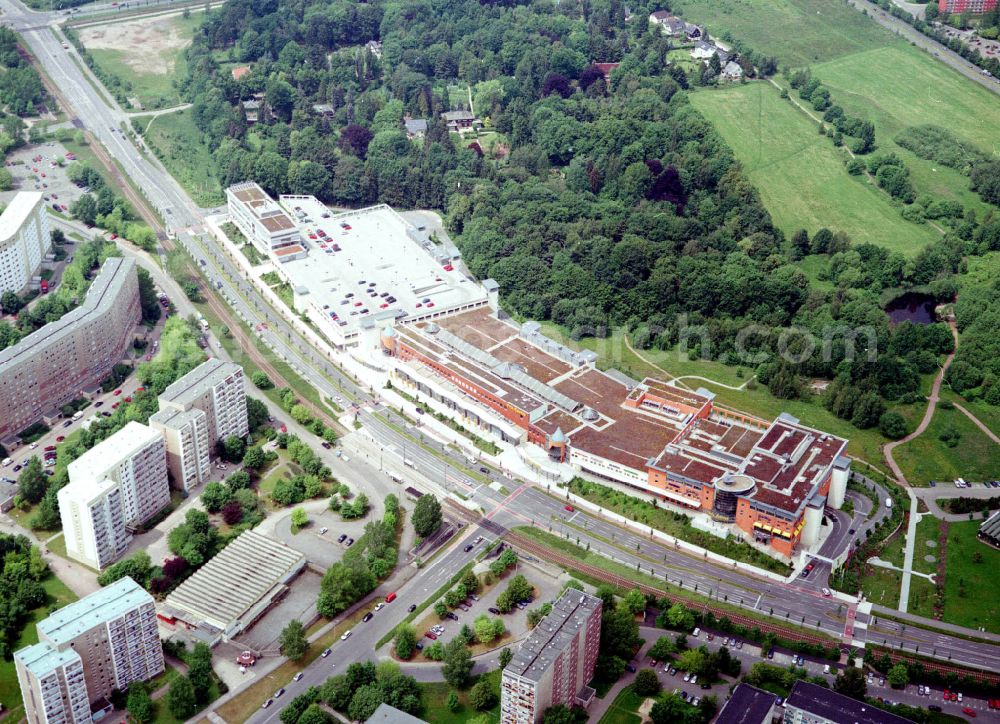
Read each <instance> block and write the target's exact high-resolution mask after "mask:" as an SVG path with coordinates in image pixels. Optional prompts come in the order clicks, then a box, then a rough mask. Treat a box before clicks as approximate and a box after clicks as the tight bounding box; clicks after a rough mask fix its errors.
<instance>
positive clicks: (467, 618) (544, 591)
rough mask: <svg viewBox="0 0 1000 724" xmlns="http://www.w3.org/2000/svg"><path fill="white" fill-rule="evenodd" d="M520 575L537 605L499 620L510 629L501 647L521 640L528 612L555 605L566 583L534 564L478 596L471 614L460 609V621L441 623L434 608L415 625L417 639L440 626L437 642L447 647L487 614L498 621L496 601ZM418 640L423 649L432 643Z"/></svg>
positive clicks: (513, 572) (519, 568)
mask: <svg viewBox="0 0 1000 724" xmlns="http://www.w3.org/2000/svg"><path fill="white" fill-rule="evenodd" d="M517 574H522V575H524V577H525V578H527V579H528V582H529V583H531V584H532V585H533V586H534V587H535V596H534V601H533V602H532V603H530V604H529V605H527V606H526V607H524V608H520V607H515V608H514V609H513V610H512V611H511V612H510V613H507V614H501V615H500V618H502V619H503V622H504V624H506V626H507V634H508V637H507V638H505V639H504V640H503V641H502V642H500V643H501V644H503V645H507V644H510V643H512V642H514V641H518V640H520V639H521V638H523V637H524V636H525V635H526V634H527V633H528V611H530V610H531V609H533V608H538V607H539V606H541V605H542V604H543V603H545V602H547V601H554V600H555V599H556V598H557V597H558V595H559V592H560V591H561V590H562V586H563V583H564V582H565V577H564V576H560V577H559V578H554V577H553V576H552V575H551V574H550V573H548V572H547V571H542V570H540V569H538V568H536V567H535V566H533V565H531V564H525V563H519V564H518V565H517V567H516V570H510V571H508V572H507V573H506V575H504V577H503V578H501V579H500V580H499V581H498V582H496V583H494V584H493V585H492V586H491V587H490V588H489V589H487V590H484V591H481V592H480V593H479V594H478V597H479V600H478V601H476V600H471V599H470V601H469V603H470V604H471V605H470V606H469V610H468V611H464V610H462V609H461V608H456V609H454V610H453V611H452V613H454V615H455V616H456V617H457V618H458V620H457V621H456V620H453V619H448V618H446V619H444V620H443V621H442V620H441V619H440V618H438V616H437V614H435V613H434V610H433V604H432V605H431V607H430V608H428V609H427V611H426V612H425V613H424V615H422V616H420V617H419V618H418V619H417V620H416V621H415V622H414V624H413V625H414V628H415V630H416V632H417V635H418V637H419V636H424V635H425V634H426V632H427V631H428V630H430V629H431V627H432V626H435V625H439V626H441V627H443V632H441V633H440V634H438V635H437V638H438V640H440V641H441V642H442V643H447V642H448V641H450V640H451V639H452V638H454V636H455V635H456V634H457V633H458V632H459V630H460V629H461V628H462V626H463V625H465V624H469V625H470V626H471V625H472V622H473V621H475V620H476V619H477V618H478V617H479V616H480V615H483V614H485V615H487V616H489V617H491V618H493V617H495V616H496V615H497V614H494V613H491V612H490V610H489V609H490V608H495V607H496V600H497V597H498V596H499V595H500V594H501V593H503V591H504V590H505V589H506V588H507V585H508V584H509V583H510V579H511V578H513V577H514V576H515V575H517ZM418 640H420V641H421V642H422V643H423V644H424V646H427V645H428V644H430V643H432V641H431V640H430V639H428V638H427V637H426V636H424V638H422V639H418Z"/></svg>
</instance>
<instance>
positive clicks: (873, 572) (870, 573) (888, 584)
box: [861, 566, 913, 608]
mask: <svg viewBox="0 0 1000 724" xmlns="http://www.w3.org/2000/svg"><path fill="white" fill-rule="evenodd" d="M902 579H903V574H902V573H900V572H899V571H893V570H890V569H888V568H879V567H878V566H868V568H867V569H866V571H865V575H864V576H862V578H861V590H862V591H863V592H864V594H865V598H867V599H868V600H869V601H871V602H872V603H880V604H882V605H883V606H889V607H891V608H895V607H896V606H897V605H898V604H899V586H900V583H901V582H902ZM910 580H911V581H912V580H913V579H912V578H911V579H910Z"/></svg>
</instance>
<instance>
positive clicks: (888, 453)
mask: <svg viewBox="0 0 1000 724" xmlns="http://www.w3.org/2000/svg"><path fill="white" fill-rule="evenodd" d="M948 328H949V329H951V336H952V338H953V339H954V340H955V346H954V348H953V349H952V351H951V354H949V355H948V357H947V358H946V359H945V361H944V364H943V365H941V369H940V370H939V371H938V374H937V377H935V378H934V385H933V386H932V387H931V394H930V396H929V397H928V398H927V409H926V410H925V411H924V417H923V419H922V420H921V421H920V424H919V425H917V429H916V430H914V431H913V432H911V433H910V434H909V435H907V436H906V437H904V438H901V439H899V440H894V441H892V442H889V443H886V444H885V446H884V447H883V448H882V454H883V455H884V456H885V461H886V463H888V465H889V468H890V469H891V470H892V474H893V475H894V476H896V480H897V482H899V483H900V484H901V485H907V486H908V485H909V484H910V483H909V481H907V479H906V476H905V475H903V471H902V470H901V469H900V467H899V465H897V464H896V460H895V458H893V456H892V451H893V450H895V449H896V448H897V447H898V446H900V445H903V444H905V443H908V442H909V441H910V440H912V439H914V438H915V437H918V436H919V435H921V434H923V432H924V430H926V429H927V426H928V425H930V424H931V418H932V417H934V410H935V409H936V408H937V403H938V400H939V399H940V394H941V383H942V382H943V381H944V375H945V373H946V372H947V371H948V368H949V367H950V366H951V362H952V360H953V359H955V351H956V350H957V349H958V330H956V329H955V323H954V322H952V321H949V322H948ZM907 585H909V584H907Z"/></svg>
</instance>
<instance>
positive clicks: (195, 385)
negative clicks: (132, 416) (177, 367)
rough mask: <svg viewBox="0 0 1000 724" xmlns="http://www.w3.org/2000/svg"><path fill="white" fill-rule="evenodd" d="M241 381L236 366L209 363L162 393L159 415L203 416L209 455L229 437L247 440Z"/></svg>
mask: <svg viewBox="0 0 1000 724" xmlns="http://www.w3.org/2000/svg"><path fill="white" fill-rule="evenodd" d="M243 379H244V378H243V368H242V367H240V366H239V365H238V364H234V363H232V362H223V361H222V360H219V359H210V360H208V361H207V362H204V363H202V364H200V365H198V366H197V367H195V368H194V369H193V370H191V371H190V372H188V373H187V374H186V375H184V376H183V377H181V378H180V379H179V380H177V381H176V382H175V383H173V384H172V385H170V386H169V387H168V388H167V389H165V390H164V391H163V394H162V395H160V398H159V401H160V411H161V412H162V411H165V410H178V411H180V412H187V411H188V410H201V411H202V412H204V413H205V418H206V425H207V428H208V448H209V451H210V454H211V451H213V450H215V446H216V443H218V442H219V441H220V440H225V439H226V438H227V437H230V436H231V435H234V436H236V437H246V436H247V433H249V432H250V427H249V425H248V423H247V396H246V389H245V388H244V381H243Z"/></svg>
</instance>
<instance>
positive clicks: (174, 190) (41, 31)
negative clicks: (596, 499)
mask: <svg viewBox="0 0 1000 724" xmlns="http://www.w3.org/2000/svg"><path fill="white" fill-rule="evenodd" d="M856 1H858V2H860V0H856ZM0 9H2V10H3V12H4V16H5V20H7V21H9V22H11V23H12V24H13V25H14V27H15V29H24V32H23V35H24V38H25V41H26V42H27V43H28V45H29V46H30V48H31V50H32V52H33V53H34V54H35V56H36V57H37V58H38V60H39V61H40V62H41V63H42V65H43V66H44V68H45V70H46V72H47V74H48V75H49V76H50V78H51V79H52V80H53V82H54V83H55V84H56V85H57V86H58V87H59V88H60V89H61V90H62V92H63V93H65V96H66V100H67V101H68V103H69V105H70V106H71V108H70V109H69V110H70V112H71V115H72V116H74V117H75V119H76V121H77V122H78V123H79V124H80V125H82V126H85V127H86V128H87V129H89V130H90V131H92V132H93V133H94V134H95V136H97V138H98V139H99V140H100V141H101V142H102V143H103V144H104V145H105V147H106V148H107V149H108V150H109V152H110V153H111V154H112V155H113V156H114V157H115V159H116V160H117V161H118V163H119V164H120V165H121V167H122V169H123V171H124V172H125V173H126V174H127V175H128V176H129V177H130V178H131V179H132V181H133V182H134V183H135V185H136V186H137V187H138V188H140V189H142V191H143V193H144V194H145V195H146V197H147V198H148V199H149V202H150V204H151V206H152V207H153V208H155V209H156V210H157V211H158V212H159V213H160V215H161V216H162V217H163V218H164V219H165V220H166V223H167V226H168V227H169V228H170V230H171V231H172V232H174V233H176V234H177V239H178V241H179V242H180V243H182V244H183V245H185V246H186V247H187V248H188V249H189V251H190V252H191V254H192V256H194V257H195V258H196V259H204V260H205V264H204V265H203V266H204V270H205V272H206V274H207V276H208V277H209V278H210V280H211V281H212V283H213V285H214V286H216V288H217V289H218V290H219V292H220V293H221V294H222V295H223V296H224V297H225V298H226V300H227V302H228V303H229V304H230V306H231V307H232V308H233V310H234V312H235V313H236V314H237V315H238V316H240V317H242V318H243V319H244V320H246V321H247V323H248V324H249V325H250V326H251V327H254V328H255V327H257V326H258V325H259V324H260V323H266V324H267V327H266V328H262V329H261V331H260V332H259V336H260V339H261V341H262V343H263V344H266V345H267V346H269V347H272V348H273V349H274V350H275V352H276V353H278V354H280V355H281V356H282V357H284V358H285V359H286V360H288V361H289V363H290V364H291V365H292V366H293V368H294V369H295V370H296V371H297V372H298V373H299V374H300V375H301V376H302V377H303V378H304V379H305V380H307V381H308V382H309V383H310V384H311V385H313V386H314V387H315V388H316V389H317V390H318V391H319V392H320V393H321V394H323V395H325V396H326V397H330V398H333V397H336V396H342V397H344V398H347V399H348V400H352V401H355V402H357V404H358V405H359V411H358V418H359V420H360V421H361V422H362V424H363V426H364V428H365V430H366V431H367V432H368V433H369V434H370V435H371V436H372V437H373V439H374V443H373V444H374V445H376V446H378V448H379V453H380V454H382V455H392V456H395V457H400V458H401V457H403V456H404V455H405V457H406V458H407V459H408V460H410V462H411V463H412V464H411V465H408V466H407V467H408V468H409V469H411V470H413V471H414V473H416V474H418V475H419V476H420V477H421V478H424V479H425V480H427V481H430V482H431V483H432V484H433V485H434V486H435V487H438V488H450V489H460V490H462V492H463V494H465V495H467V496H468V495H470V494H471V495H472V496H473V500H475V501H476V502H477V503H479V504H480V505H482V506H483V508H484V509H486V510H487V511H488V513H489V514H490V516H491V517H492V518H493V519H494V521H495V522H498V523H500V524H501V525H504V526H512V525H520V524H524V523H526V522H530V521H532V520H535V521H536V522H539V523H541V522H542V521H546V520H547V521H550V522H551V524H552V527H553V530H554V531H557V532H566V533H569V535H570V536H572V537H574V538H575V537H577V536H579V537H580V540H581V544H584V545H585V544H586V543H589V544H590V545H591V549H592V550H596V551H600V552H602V553H604V554H606V555H608V556H613V557H614V558H616V559H617V560H620V561H623V562H625V563H627V564H630V565H633V566H635V565H636V564H638V565H639V567H640V568H643V569H646V570H652V571H653V574H654V575H658V576H662V577H666V579H667V580H670V581H671V582H677V581H680V582H681V583H682V584H683V585H684V587H685V588H692V587H694V586H696V585H697V586H698V590H699V592H704V591H705V590H706V589H707V590H708V591H710V594H711V596H712V597H713V598H715V597H720V598H722V600H727V599H728V601H729V602H730V603H734V602H735V603H737V604H739V602H740V600H741V599H742V604H741V605H743V606H744V607H751V608H756V610H758V611H759V612H766V613H770V611H771V609H772V608H773V610H774V614H773V615H774V616H775V618H777V619H778V620H781V619H783V618H785V614H786V613H787V614H788V616H787V618H788V620H790V621H795V620H796V618H797V619H799V621H800V622H801V620H802V618H805V620H806V624H807V625H815V622H816V620H819V622H820V623H819V628H820V630H822V631H824V632H826V633H829V634H832V635H834V636H838V637H839V635H840V634H841V632H842V629H843V621H844V615H843V613H842V612H840V611H838V607H840V606H841V605H842V604H839V603H837V602H836V601H835V600H832V599H828V598H825V597H823V596H822V595H821V594H820V593H818V592H817V591H816V590H815V589H813V588H811V587H805V586H803V585H801V584H800V583H799V582H798V581H796V583H795V584H787V583H772V582H762V581H761V580H759V579H758V578H756V577H754V576H750V575H748V574H745V573H742V572H739V571H733V570H729V569H726V568H722V567H719V566H716V565H714V564H712V563H710V562H708V561H703V560H700V559H698V558H696V557H692V556H689V555H686V554H684V553H680V552H678V551H675V550H673V549H671V548H668V547H666V546H663V545H661V544H658V543H656V542H655V541H652V540H647V539H645V538H641V537H639V536H636V535H635V534H633V533H630V532H626V531H624V530H622V529H620V528H618V527H617V526H614V525H612V524H610V523H608V522H607V521H604V520H600V519H597V518H595V517H593V516H589V515H587V514H585V513H580V512H577V513H575V514H574V515H573V516H572V517H573V520H572V521H568V520H566V519H565V517H564V516H563V514H564V513H565V512H566V511H564V510H563V507H562V504H561V503H560V502H559V501H558V500H555V499H552V498H550V497H548V496H547V495H545V494H544V493H543V492H541V491H539V490H537V489H534V488H531V487H525V486H522V487H520V488H518V483H517V482H514V481H509V480H506V479H503V478H501V479H502V480H504V483H505V484H506V485H507V486H508V487H509V488H511V489H516V492H515V494H514V495H511V496H510V497H509V498H508V499H506V500H504V499H503V498H504V496H503V495H502V494H500V493H498V492H497V491H494V490H492V489H491V488H489V487H488V486H484V485H480V484H479V482H478V481H476V480H475V479H474V478H472V477H471V476H470V475H469V474H468V473H467V472H463V471H464V470H465V468H466V465H467V463H466V461H465V460H464V457H463V456H462V455H461V454H459V453H457V452H456V451H454V450H452V449H450V448H446V447H445V446H441V445H437V444H435V443H427V444H428V445H429V446H430V447H436V448H439V449H437V450H435V452H433V453H432V452H430V451H429V450H427V449H426V448H425V447H423V446H421V445H419V444H418V443H417V442H416V440H419V438H420V436H421V435H422V431H421V430H419V429H416V428H413V427H412V426H411V425H410V424H409V423H408V422H407V421H405V420H403V419H401V418H398V417H397V416H394V415H391V414H390V413H388V412H387V411H385V410H382V409H380V408H379V405H378V403H377V402H376V401H375V400H374V399H373V398H372V395H371V392H372V391H370V390H364V389H359V388H358V387H357V386H356V385H354V383H353V382H352V381H351V379H350V378H349V377H347V376H345V375H344V374H342V373H341V372H340V371H339V370H338V369H337V368H336V366H335V365H334V364H333V363H332V361H331V360H329V359H326V358H325V356H324V355H323V354H321V353H320V352H318V351H316V350H315V349H313V348H312V347H311V346H309V345H308V343H307V342H305V341H304V340H303V339H302V338H301V337H300V336H299V335H298V333H297V332H295V331H294V330H293V329H292V328H291V327H290V326H289V325H288V324H287V323H286V322H285V321H284V320H282V319H281V318H280V317H279V316H278V315H277V313H276V312H275V311H274V310H273V309H271V308H270V307H269V306H268V305H267V303H265V302H264V301H262V300H261V299H260V297H259V296H258V294H257V292H256V290H255V289H254V288H253V287H252V285H251V284H249V283H248V282H246V281H243V278H242V273H241V272H240V270H239V269H237V268H236V266H235V265H234V264H233V263H232V262H231V261H229V260H228V258H227V257H226V256H225V255H224V254H223V253H222V252H221V251H220V250H219V249H218V247H217V246H216V244H215V243H214V242H212V241H211V240H210V239H209V238H208V237H207V235H206V234H205V227H204V217H203V215H202V212H201V211H200V210H199V209H198V208H197V207H196V206H195V204H194V203H193V202H192V201H191V200H190V199H189V198H188V197H187V196H186V194H184V192H183V190H182V189H181V188H180V187H179V186H178V185H177V183H176V182H175V181H174V179H173V178H172V177H171V176H170V175H169V174H168V173H167V172H166V171H165V170H164V169H163V168H162V166H161V165H160V164H159V162H158V161H156V159H155V158H153V157H152V156H149V157H147V156H145V155H144V154H143V153H142V152H140V151H139V149H137V148H136V147H135V146H134V145H133V144H132V142H131V141H129V140H128V139H127V138H125V137H124V136H123V135H122V134H121V132H120V131H119V130H118V129H119V127H120V124H122V123H125V122H126V121H127V115H126V114H125V113H124V112H123V111H122V109H121V108H119V107H118V106H117V105H116V104H114V102H113V101H111V105H108V104H107V102H106V100H105V99H104V98H102V95H101V94H100V93H99V92H98V91H97V90H96V89H95V88H94V87H93V86H92V85H91V83H90V82H89V81H88V79H87V77H89V75H87V76H85V72H84V71H83V70H82V65H77V63H76V62H74V59H73V56H74V55H75V52H74V51H72V50H70V51H66V50H64V49H63V48H62V44H61V43H62V39H61V37H60V36H58V35H57V34H55V33H54V32H53V31H52V30H51V29H49V28H48V27H47V26H48V24H49V23H50V22H52V21H56V20H59V19H60V17H59V16H57V15H55V16H53V15H49V14H47V13H37V12H33V11H30V10H28V9H27V8H25V7H24V6H23V5H21V4H20V3H19V2H16V0H0ZM921 37H922V36H921ZM107 100H109V101H110V100H111V99H110V97H108V99H107ZM389 421H391V425H390V424H388V422H389ZM393 426H395V427H393ZM396 428H399V429H396ZM400 430H402V432H401V431H400ZM371 454H374V449H372V450H371ZM608 541H612V542H610V543H609V542H608ZM468 555H471V554H467V555H466V554H463V553H462V552H461V549H460V548H457V547H456V548H455V549H454V550H452V551H451V552H449V553H448V554H446V555H444V556H442V557H441V558H440V559H439V560H438V561H437V562H435V564H434V565H433V566H431V567H430V568H428V569H427V570H425V571H423V572H421V574H420V575H419V576H418V577H417V578H416V579H415V580H414V581H413V582H412V583H411V584H409V586H408V587H407V589H406V590H405V594H406V596H404V597H401V599H402V600H403V601H405V600H409V599H408V597H410V596H412V597H414V598H416V597H419V594H420V593H422V592H424V590H426V591H431V590H434V588H435V587H436V582H438V581H443V580H445V579H446V578H448V577H449V576H450V575H452V574H453V573H454V572H455V571H457V570H458V569H459V568H460V567H461V566H462V565H463V564H464V562H465V561H466V560H467V558H468ZM410 587H412V590H411V588H410ZM421 589H424V590H421ZM403 608H404V607H403V606H397V607H393V606H389V607H387V610H386V611H383V612H380V614H379V615H378V616H376V618H375V619H373V621H377V622H378V623H377V624H372V623H371V622H370V623H369V624H367V625H366V627H365V628H363V629H359V631H358V632H357V633H356V634H355V635H354V636H352V637H351V638H350V639H348V640H347V641H346V642H344V643H343V644H341V645H339V646H338V656H337V657H336V662H337V665H338V666H343V665H344V663H345V662H347V661H350V660H361V659H367V658H370V656H371V650H372V649H371V645H372V643H373V642H374V641H375V640H377V639H378V638H379V637H380V636H381V635H382V633H384V632H385V631H387V630H389V628H390V627H391V626H393V625H395V623H396V622H398V620H401V619H402V617H403V613H404V612H402V609H403ZM858 620H859V622H861V623H864V616H863V615H859V618H858ZM894 626H895V625H894V624H891V622H890V623H889V624H886V623H883V622H882V621H881V620H879V622H878V624H877V625H876V626H875V627H874V628H873V629H872V630H871V631H870V632H869V635H870V638H871V639H872V640H875V639H876V638H879V639H883V638H884V639H885V640H886V641H887V642H888V643H889V644H891V645H894V646H897V647H898V646H899V645H901V644H905V647H906V648H907V649H910V650H913V648H914V647H915V646H917V645H919V646H920V650H921V653H922V654H924V653H930V652H931V650H935V651H936V652H937V655H938V656H941V657H944V656H945V655H946V654H950V655H951V660H952V662H954V663H966V664H970V665H975V666H979V667H982V668H986V669H991V670H1000V647H995V646H991V645H986V644H979V643H974V642H969V641H965V640H963V639H959V638H955V637H949V636H945V635H943V634H938V633H936V632H931V631H925V630H923V629H919V628H916V627H915V626H908V627H907V628H906V629H905V631H904V630H901V629H899V628H898V627H896V628H894ZM320 661H324V660H322V659H321V660H320ZM331 664H332V662H331ZM310 671H312V667H310ZM328 673H329V671H324V672H323V676H322V677H320V676H319V670H318V669H317V672H316V675H315V679H309V677H308V676H307V677H305V678H304V679H303V681H306V680H310V681H312V683H316V682H317V681H321V680H322V679H325V676H326V674H328ZM310 676H313V674H310ZM277 713H278V707H272V710H269V711H268V713H267V716H268V717H274V716H277Z"/></svg>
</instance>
